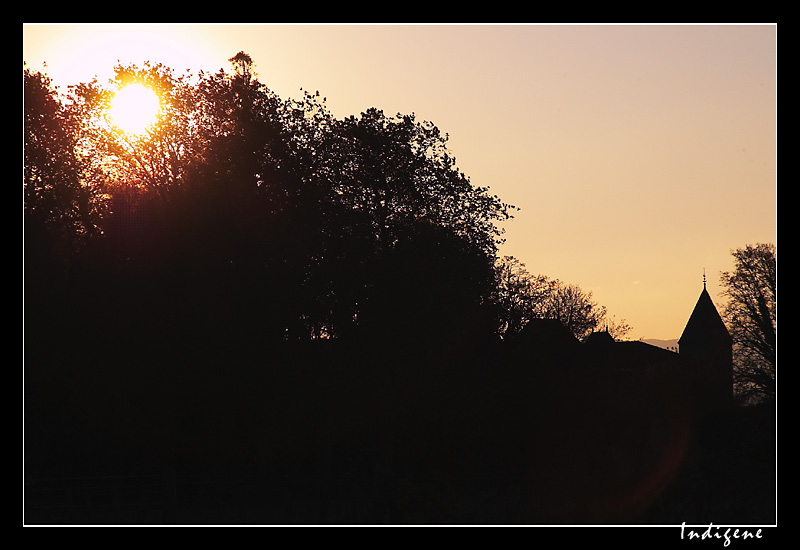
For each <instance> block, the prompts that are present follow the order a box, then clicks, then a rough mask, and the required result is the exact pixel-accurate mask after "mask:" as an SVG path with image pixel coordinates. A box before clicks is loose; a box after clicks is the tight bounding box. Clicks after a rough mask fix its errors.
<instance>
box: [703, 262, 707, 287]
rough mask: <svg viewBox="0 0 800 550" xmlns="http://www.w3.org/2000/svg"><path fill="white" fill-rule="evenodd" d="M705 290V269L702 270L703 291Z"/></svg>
mask: <svg viewBox="0 0 800 550" xmlns="http://www.w3.org/2000/svg"><path fill="white" fill-rule="evenodd" d="M705 289H706V268H705V267H704V268H703V290H705Z"/></svg>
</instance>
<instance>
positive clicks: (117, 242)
mask: <svg viewBox="0 0 800 550" xmlns="http://www.w3.org/2000/svg"><path fill="white" fill-rule="evenodd" d="M230 62H231V63H232V65H233V69H234V70H233V73H227V72H225V71H224V70H220V71H218V72H217V73H215V74H205V73H200V74H199V75H197V76H196V78H195V77H192V76H191V75H176V74H175V73H174V72H173V71H172V70H171V69H169V68H168V67H165V66H163V65H160V64H158V65H151V64H149V63H147V64H145V65H144V66H142V67H135V66H118V67H116V77H115V79H114V80H113V81H111V82H110V83H109V86H107V87H106V86H103V85H101V84H100V83H98V82H97V81H96V80H94V81H92V82H88V83H81V84H78V85H75V86H72V87H71V88H70V91H69V94H68V95H67V96H66V97H65V99H64V100H63V102H62V100H61V99H60V98H59V97H57V95H56V94H55V93H54V92H53V91H51V90H49V89H48V84H49V81H48V80H47V79H46V77H44V76H43V75H39V74H36V73H32V72H30V71H28V70H27V69H26V70H25V82H26V98H25V99H26V101H25V109H26V120H25V131H26V133H25V151H26V172H25V182H24V189H25V209H26V220H30V222H29V223H27V226H26V227H28V228H30V227H32V225H31V224H32V223H33V220H34V218H36V219H37V220H41V221H39V222H37V223H38V224H39V225H41V226H43V227H44V226H48V227H55V226H56V225H60V226H61V228H60V230H59V231H60V232H61V233H64V234H70V235H75V236H76V235H89V234H92V235H94V236H95V237H96V238H93V239H91V240H90V241H87V242H85V243H83V244H84V246H83V248H80V249H79V248H74V249H73V250H71V252H70V253H71V254H72V255H73V256H74V259H78V258H80V261H81V262H82V265H92V266H94V267H93V270H94V272H95V273H99V272H98V271H97V270H98V269H103V270H105V272H104V273H103V275H102V276H100V275H98V277H99V278H100V279H103V280H105V281H107V282H110V281H113V280H114V276H116V275H112V274H119V273H120V269H121V267H120V266H121V265H122V264H124V265H125V266H126V267H125V271H127V273H128V274H129V275H128V276H127V277H126V278H125V280H126V281H129V282H130V280H131V278H132V277H133V276H131V275H130V273H133V272H135V273H136V276H135V279H136V284H135V285H133V286H135V287H136V289H138V290H136V292H139V293H144V292H145V291H144V290H143V289H145V288H146V289H147V293H145V294H143V295H141V296H139V299H138V300H134V301H137V302H138V303H140V304H142V303H145V302H148V301H154V300H159V302H158V303H159V307H161V308H163V307H170V304H171V305H172V306H171V313H170V314H169V315H167V316H165V318H172V319H173V322H174V323H175V324H176V325H177V326H179V327H180V329H181V330H182V331H188V332H194V333H198V334H199V333H203V332H204V331H206V332H207V331H208V330H212V329H210V328H209V327H208V326H205V325H208V324H209V323H210V324H211V325H212V326H213V327H215V328H214V329H213V331H215V333H218V332H216V331H218V330H219V329H220V327H221V326H222V327H229V328H230V327H234V326H236V327H237V328H236V329H233V328H230V331H231V332H237V333H239V334H243V333H247V334H258V335H260V337H266V338H277V339H286V338H288V339H298V338H299V339H307V338H314V337H321V336H327V337H331V336H340V335H343V334H354V333H355V332H358V331H359V330H362V329H364V327H365V326H367V325H368V324H372V322H373V321H378V320H380V321H381V322H388V319H389V318H395V319H401V318H405V320H406V321H405V323H395V324H396V325H397V326H396V327H395V330H397V331H399V330H400V329H401V327H406V328H407V327H409V326H411V325H412V324H413V323H412V322H411V319H410V318H409V317H413V316H414V315H417V316H419V317H421V316H422V314H421V313H420V312H421V311H423V310H425V311H430V310H432V309H435V308H436V306H437V304H438V305H439V306H441V307H439V308H438V315H435V316H434V315H429V314H426V315H427V317H426V319H428V321H431V320H432V319H437V323H435V324H436V325H437V326H436V330H438V331H440V332H441V331H443V330H445V329H446V328H447V330H450V329H453V330H456V329H455V326H457V325H463V321H464V319H476V321H475V322H478V321H477V319H478V318H479V317H484V316H485V315H488V313H486V312H488V311H490V310H491V308H489V307H488V305H487V304H488V303H489V302H490V296H491V294H492V292H493V284H494V272H493V270H492V267H491V266H492V265H493V262H494V260H495V257H496V253H497V247H498V245H499V243H501V242H502V229H501V228H500V226H499V223H501V222H503V221H505V220H507V219H509V218H510V217H511V212H512V210H513V207H512V206H510V205H508V204H505V203H503V202H502V201H501V200H500V199H499V198H498V197H497V196H495V195H491V194H490V193H489V190H488V188H481V187H476V186H474V185H472V184H471V183H470V181H469V179H468V178H467V177H466V176H465V175H464V174H463V173H461V172H460V171H459V170H458V169H457V167H456V164H455V158H454V157H453V156H452V155H451V154H450V153H449V151H448V149H447V136H446V135H445V134H442V133H441V132H440V131H439V129H438V128H436V126H435V125H433V124H432V123H430V122H419V121H417V120H416V119H415V116H414V115H413V114H407V115H401V114H398V115H397V116H396V117H390V116H387V115H386V114H384V113H383V112H382V111H380V110H378V109H369V110H367V111H366V112H364V113H361V115H360V116H350V117H348V118H345V119H341V120H337V119H335V118H334V117H333V116H332V115H331V114H330V113H329V112H328V110H327V108H326V106H325V102H324V98H320V96H319V93H315V94H311V93H308V92H304V94H303V97H302V98H301V99H299V100H294V99H289V100H282V99H281V98H279V97H277V96H276V95H275V94H274V93H273V92H271V91H270V90H269V89H268V88H267V87H266V86H265V85H264V84H262V83H261V82H259V81H258V77H257V75H256V74H255V72H254V70H253V66H254V65H253V62H252V59H251V58H250V57H249V56H248V55H247V54H246V53H244V52H239V53H238V54H237V55H236V56H234V57H232V58H231V59H230ZM132 83H137V84H141V85H144V86H147V87H148V88H150V89H152V90H154V91H155V92H156V93H157V94H158V95H159V98H160V113H159V116H158V119H157V121H156V122H155V123H154V124H153V125H152V126H151V127H150V128H148V130H147V131H146V132H143V133H141V134H135V135H134V134H131V133H128V132H125V131H123V130H121V129H119V128H117V127H115V126H114V125H113V124H112V123H111V122H110V120H109V118H108V116H107V113H108V107H109V105H110V101H111V99H112V98H113V95H114V93H115V91H116V90H119V89H121V88H123V87H125V86H127V85H130V84H132ZM47 140H49V142H48V143H46V144H44V145H43V143H45V141H47ZM101 206H107V207H108V208H107V211H108V215H107V216H105V217H103V216H100V215H99V214H100V213H102V212H105V210H102V209H101V208H100V207H101ZM420 258H425V262H427V263H425V264H422V263H420V262H419V261H418V260H419V259H420ZM445 259H446V260H447V261H445ZM115 262H116V263H115ZM120 262H122V263H120ZM389 266H393V267H392V268H390V267H389ZM412 266H413V268H412ZM436 266H438V267H436ZM132 270H133V271H132ZM455 270H459V271H458V272H456V271H455ZM412 271H413V276H412V273H411V272H412ZM400 273H405V274H406V275H408V276H405V277H401V276H400V275H399V274H400ZM448 273H449V274H448ZM439 279H441V280H439ZM117 282H120V281H117ZM120 284H121V283H120ZM131 284H133V283H131ZM133 286H130V287H128V288H127V289H126V292H127V293H128V294H132V293H134V290H135V289H134V288H133ZM119 288H123V287H122V286H120V287H119ZM434 288H438V289H440V290H441V291H442V292H432V291H431V289H434ZM445 290H446V292H445ZM458 293H461V294H458ZM392 294H395V296H394V297H393V298H392V297H390V295H392ZM401 295H402V296H403V298H402V299H398V298H397V297H398V296H401ZM455 304H472V305H471V306H470V308H472V311H471V313H470V314H469V315H466V316H462V315H456V313H455V310H453V309H450V308H452V307H454V306H455ZM465 307H466V306H465ZM141 309H143V310H146V309H147V308H144V307H142V308H141ZM457 309H460V308H457ZM478 310H481V312H480V313H479V311H478ZM200 311H204V312H206V313H205V314H203V315H199V312H200ZM448 311H452V312H453V313H448ZM187 312H191V313H187ZM414 312H417V313H416V314H415V313H414ZM211 319H213V321H211ZM201 320H202V321H201ZM142 322H144V321H142ZM481 322H484V321H481ZM422 324H425V323H422ZM428 324H430V322H428ZM189 327H191V328H189ZM431 328H432V327H431ZM462 329H463V330H467V328H466V326H461V328H460V329H458V330H462ZM242 331H244V332H242ZM354 331H355V332H354Z"/></svg>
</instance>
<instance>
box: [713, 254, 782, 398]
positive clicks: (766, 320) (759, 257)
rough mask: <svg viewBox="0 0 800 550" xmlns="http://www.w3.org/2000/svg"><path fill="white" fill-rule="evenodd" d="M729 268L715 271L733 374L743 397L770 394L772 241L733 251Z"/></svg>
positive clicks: (774, 336)
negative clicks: (730, 343) (730, 345)
mask: <svg viewBox="0 0 800 550" xmlns="http://www.w3.org/2000/svg"><path fill="white" fill-rule="evenodd" d="M732 255H733V259H734V270H733V272H728V271H725V272H723V273H722V275H721V276H720V281H721V282H722V285H723V287H724V291H723V295H725V296H727V298H728V303H727V304H726V305H725V307H724V308H723V312H722V316H723V318H724V320H725V323H726V325H727V326H728V331H729V332H730V334H731V337H732V339H733V345H734V379H735V384H736V389H737V393H738V394H739V395H740V396H741V397H742V398H743V399H745V400H756V401H757V400H762V399H774V398H775V391H776V386H775V374H776V372H775V371H776V366H777V353H776V343H777V277H776V269H777V255H776V249H775V246H774V245H772V244H756V245H747V246H745V247H744V248H739V249H736V250H734V251H732Z"/></svg>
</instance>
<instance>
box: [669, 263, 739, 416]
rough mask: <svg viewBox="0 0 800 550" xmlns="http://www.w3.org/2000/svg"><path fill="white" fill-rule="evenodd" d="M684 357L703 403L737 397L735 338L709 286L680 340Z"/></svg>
mask: <svg viewBox="0 0 800 550" xmlns="http://www.w3.org/2000/svg"><path fill="white" fill-rule="evenodd" d="M678 346H679V348H678V349H679V353H680V358H681V361H682V362H683V363H684V365H686V367H687V368H688V369H689V372H690V373H691V376H692V378H693V380H694V382H695V387H696V388H697V392H698V393H697V397H698V399H699V404H700V405H701V406H708V407H710V408H716V407H718V406H725V405H727V404H730V403H731V402H732V401H733V342H732V340H731V336H730V334H729V333H728V329H727V328H726V327H725V323H724V322H723V321H722V317H720V315H719V313H718V312H717V308H716V307H714V302H713V301H712V300H711V296H710V295H709V294H708V291H707V290H706V281H705V273H704V274H703V291H702V292H701V293H700V298H698V300H697V304H696V305H695V306H694V311H692V315H691V316H690V317H689V321H688V322H687V323H686V328H684V329H683V334H681V337H680V339H679V340H678Z"/></svg>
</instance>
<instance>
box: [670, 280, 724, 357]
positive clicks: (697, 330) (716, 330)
mask: <svg viewBox="0 0 800 550" xmlns="http://www.w3.org/2000/svg"><path fill="white" fill-rule="evenodd" d="M718 338H724V339H725V340H730V334H729V333H728V329H727V328H726V327H725V323H724V322H723V321H722V317H720V315H719V312H718V311H717V308H716V307H715V306H714V302H713V301H712V300H711V296H710V295H709V294H708V290H706V282H705V274H704V275H703V291H702V292H701V293H700V298H698V299H697V304H696V305H695V306H694V310H693V311H692V315H691V316H690V317H689V321H688V322H687V323H686V327H685V328H684V329H683V334H681V337H680V338H679V339H678V343H679V344H680V345H683V346H685V345H687V344H688V345H692V344H694V343H702V342H707V341H709V340H710V339H715V340H716V339H718Z"/></svg>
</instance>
